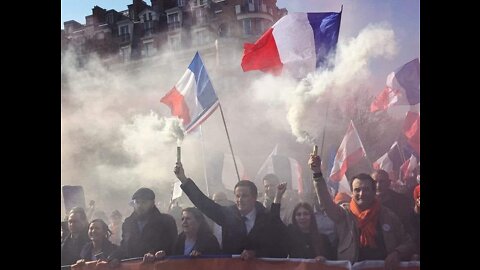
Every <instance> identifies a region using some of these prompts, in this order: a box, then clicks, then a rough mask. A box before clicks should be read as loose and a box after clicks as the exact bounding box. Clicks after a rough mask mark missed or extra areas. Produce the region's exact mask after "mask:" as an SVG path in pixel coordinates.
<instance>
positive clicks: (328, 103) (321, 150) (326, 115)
mask: <svg viewBox="0 0 480 270" xmlns="http://www.w3.org/2000/svg"><path fill="white" fill-rule="evenodd" d="M329 105H330V99H328V100H327V106H326V107H327V109H326V111H325V124H324V125H323V135H322V145H321V146H320V156H321V157H322V158H323V143H324V142H325V133H326V130H327V119H328V107H329Z"/></svg>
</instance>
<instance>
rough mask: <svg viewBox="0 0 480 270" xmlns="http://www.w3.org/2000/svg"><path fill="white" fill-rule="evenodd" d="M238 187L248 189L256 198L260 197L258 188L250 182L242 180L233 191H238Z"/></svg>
mask: <svg viewBox="0 0 480 270" xmlns="http://www.w3.org/2000/svg"><path fill="white" fill-rule="evenodd" d="M237 187H248V188H249V189H250V191H251V192H252V194H253V195H254V196H255V197H257V196H258V191H257V186H256V185H255V183H253V182H252V181H250V180H240V181H238V182H237V184H236V185H235V188H233V190H234V191H235V189H237Z"/></svg>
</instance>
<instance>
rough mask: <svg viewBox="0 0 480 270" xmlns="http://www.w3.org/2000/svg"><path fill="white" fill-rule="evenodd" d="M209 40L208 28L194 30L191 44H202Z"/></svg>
mask: <svg viewBox="0 0 480 270" xmlns="http://www.w3.org/2000/svg"><path fill="white" fill-rule="evenodd" d="M210 41H211V39H210V33H209V31H208V30H200V31H196V32H195V33H194V35H193V44H194V45H204V44H207V43H209V42H210Z"/></svg>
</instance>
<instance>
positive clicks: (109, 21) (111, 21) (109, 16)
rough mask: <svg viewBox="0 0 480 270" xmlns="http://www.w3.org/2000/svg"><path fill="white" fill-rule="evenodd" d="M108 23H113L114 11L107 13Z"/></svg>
mask: <svg viewBox="0 0 480 270" xmlns="http://www.w3.org/2000/svg"><path fill="white" fill-rule="evenodd" d="M107 23H109V24H112V23H113V13H108V14H107Z"/></svg>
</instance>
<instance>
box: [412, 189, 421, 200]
mask: <svg viewBox="0 0 480 270" xmlns="http://www.w3.org/2000/svg"><path fill="white" fill-rule="evenodd" d="M418 198H420V185H417V186H416V187H415V189H414V190H413V199H415V201H416V200H417V199H418Z"/></svg>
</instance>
